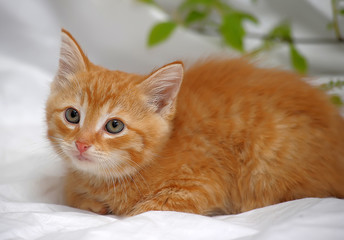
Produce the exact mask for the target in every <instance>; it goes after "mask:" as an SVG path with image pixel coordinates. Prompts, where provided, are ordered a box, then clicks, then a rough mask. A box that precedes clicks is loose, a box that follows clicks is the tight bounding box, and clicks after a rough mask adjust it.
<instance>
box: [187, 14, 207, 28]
mask: <svg viewBox="0 0 344 240" xmlns="http://www.w3.org/2000/svg"><path fill="white" fill-rule="evenodd" d="M207 16H208V14H207V13H206V12H200V11H191V12H190V13H189V14H188V15H187V16H186V18H185V24H186V25H190V24H191V23H194V22H197V21H200V20H203V19H205V18H206V17H207Z"/></svg>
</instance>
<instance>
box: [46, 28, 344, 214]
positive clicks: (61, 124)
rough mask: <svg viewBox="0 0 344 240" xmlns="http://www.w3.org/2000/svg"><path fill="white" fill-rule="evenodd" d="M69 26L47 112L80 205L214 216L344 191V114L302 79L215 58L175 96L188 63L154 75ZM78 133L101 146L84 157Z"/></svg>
mask: <svg viewBox="0 0 344 240" xmlns="http://www.w3.org/2000/svg"><path fill="white" fill-rule="evenodd" d="M63 34H65V35H63ZM62 35H63V36H64V41H65V42H67V45H66V46H67V47H66V46H64V47H63V49H62V50H63V51H62V50H61V54H62V56H61V59H60V68H59V72H58V74H57V76H56V78H55V80H54V82H53V83H52V90H51V94H50V97H49V99H48V102H47V107H46V116H47V124H48V138H49V139H50V141H51V142H52V144H53V146H54V148H55V150H56V152H57V153H58V154H59V155H60V156H61V157H62V158H63V159H64V160H65V161H66V162H67V163H68V166H69V170H68V174H67V176H66V183H65V186H66V187H65V190H66V191H65V193H66V195H65V196H66V201H67V204H69V205H70V206H73V207H78V208H82V209H87V210H91V211H94V212H97V213H101V214H105V213H113V214H116V215H135V214H139V213H142V212H145V211H149V210H174V211H183V212H192V213H198V214H204V215H215V214H231V213H239V212H243V211H247V210H250V209H254V208H258V207H263V206H266V205H270V204H275V203H279V202H283V201H288V200H293V199H298V198H303V197H331V196H334V197H339V198H343V197H344V174H343V173H344V121H343V119H342V118H341V116H340V115H339V113H338V111H337V109H336V108H335V107H334V106H332V104H331V103H330V102H329V101H328V99H327V96H326V95H325V94H324V93H322V92H320V91H318V90H317V89H315V88H313V87H311V86H309V85H308V84H306V83H305V82H303V81H302V80H301V76H298V75H296V74H294V73H289V72H285V71H280V70H276V69H260V68H257V67H255V66H253V65H251V64H249V63H248V62H247V61H246V60H244V59H230V60H225V59H223V60H208V61H205V62H200V63H198V64H196V65H195V66H193V67H192V68H191V69H189V70H188V71H187V72H186V73H185V75H184V80H183V84H182V86H181V88H180V91H179V94H178V100H177V97H176V93H177V92H178V90H179V85H180V81H181V78H182V77H183V73H182V66H181V63H179V62H176V63H171V64H169V65H166V66H164V67H162V68H160V69H158V70H157V71H155V72H153V73H152V74H151V75H149V76H140V75H136V74H129V73H124V72H120V71H110V70H107V69H104V68H102V67H99V66H96V65H94V64H92V63H91V62H90V61H89V60H88V59H87V58H86V56H85V54H84V53H82V51H81V48H80V47H79V45H78V44H77V43H76V42H75V40H74V39H73V38H72V37H71V35H70V34H69V33H67V32H66V31H64V30H63V33H62ZM73 44H75V45H73ZM65 52H68V53H69V57H70V56H71V58H72V59H67V60H66V59H64V58H66V56H63V54H64V53H65ZM78 54H79V55H78ZM80 59H83V60H82V61H85V62H84V63H72V62H73V61H79V60H80ZM66 64H67V65H68V64H69V65H71V66H66ZM171 74H172V75H171ZM164 78H170V79H168V81H169V82H168V84H167V85H166V86H165V87H164V88H163V89H162V90H161V89H160V90H159V91H160V92H159V93H158V94H157V93H156V91H157V88H156V86H155V85H156V84H160V83H161V82H163V81H162V80H164ZM179 78H180V79H179ZM147 79H148V80H147ZM165 80H166V79H165ZM154 84H155V85H154ZM153 85H154V86H153ZM159 86H160V85H159ZM154 91H155V92H154ZM159 94H160V95H159ZM68 107H74V108H75V109H77V110H79V111H80V115H82V116H81V120H80V123H79V124H74V125H72V124H70V123H68V122H67V121H66V119H64V117H63V113H64V111H65V110H66V109H67V108H68ZM112 118H117V119H120V120H121V121H123V122H124V124H125V130H123V133H119V134H109V133H107V132H106V131H105V128H104V125H105V124H106V122H107V121H108V120H110V119H112ZM76 141H81V142H83V143H85V144H88V146H91V147H90V150H87V151H86V153H85V156H86V157H87V158H88V159H89V160H90V161H86V162H85V161H81V160H78V159H77V158H76V155H75V154H77V149H76V147H75V142H76Z"/></svg>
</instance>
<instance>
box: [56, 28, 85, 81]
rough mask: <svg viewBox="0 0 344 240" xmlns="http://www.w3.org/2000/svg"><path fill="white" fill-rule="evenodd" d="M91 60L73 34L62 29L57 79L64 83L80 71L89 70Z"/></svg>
mask: <svg viewBox="0 0 344 240" xmlns="http://www.w3.org/2000/svg"><path fill="white" fill-rule="evenodd" d="M88 64H89V61H88V59H87V57H86V55H85V54H84V53H83V51H82V49H81V47H80V46H79V44H78V43H77V41H76V40H75V39H74V38H73V36H72V35H71V34H70V33H69V32H68V31H66V30H65V29H62V30H61V49H60V60H59V68H58V71H57V75H56V79H55V80H56V81H58V82H60V83H62V84H63V83H64V82H65V81H68V79H69V77H70V76H72V75H75V74H76V73H78V72H82V71H87V69H88Z"/></svg>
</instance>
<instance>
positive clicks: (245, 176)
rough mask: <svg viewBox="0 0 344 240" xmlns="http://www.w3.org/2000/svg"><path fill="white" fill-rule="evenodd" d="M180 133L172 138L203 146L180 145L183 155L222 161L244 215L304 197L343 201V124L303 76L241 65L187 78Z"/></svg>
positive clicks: (213, 67) (213, 65)
mask: <svg viewBox="0 0 344 240" xmlns="http://www.w3.org/2000/svg"><path fill="white" fill-rule="evenodd" d="M175 129H178V131H176V132H175V133H174V135H173V137H176V136H177V138H180V137H181V138H185V139H188V138H190V136H192V137H193V138H199V139H204V141H201V142H199V143H198V145H197V146H189V144H194V143H190V140H188V141H181V142H182V143H181V145H182V146H180V148H181V149H188V148H192V150H193V151H200V152H203V154H206V155H209V154H213V156H214V157H215V158H218V159H219V158H221V159H220V161H223V164H224V165H226V167H225V168H224V172H223V174H228V173H230V174H232V176H234V177H233V178H232V180H233V181H234V182H235V185H238V194H237V195H238V198H241V199H240V200H238V201H241V202H243V204H242V205H243V206H244V207H243V209H241V211H243V210H248V209H251V208H255V207H259V206H264V205H266V204H271V203H277V202H281V201H286V200H291V199H295V198H301V197H305V196H318V197H320V196H323V197H326V196H331V195H334V196H337V197H344V174H343V173H344V121H343V119H342V118H341V116H340V115H339V114H338V110H337V109H336V108H335V106H333V105H332V104H331V103H330V101H329V100H328V97H327V96H326V95H325V94H324V93H323V92H321V91H319V90H318V89H315V88H313V87H311V86H309V85H308V84H307V83H305V82H303V81H302V80H301V77H300V76H299V75H297V74H294V73H290V72H285V71H281V70H273V69H259V68H255V67H253V66H252V65H250V64H249V63H247V62H246V61H245V60H242V59H232V60H211V61H208V62H203V63H201V64H198V65H196V66H195V67H193V68H191V69H190V70H189V71H188V72H187V73H186V75H185V79H184V82H183V87H182V89H181V91H180V94H179V98H178V107H177V117H176V120H175ZM182 135H184V136H182ZM183 145H184V146H183ZM219 153H222V154H223V158H222V157H221V156H220V157H219ZM223 159H225V160H223ZM234 166H236V167H234ZM231 171H232V172H231ZM233 171H234V172H233ZM231 191H232V190H231ZM259 196H260V197H259ZM262 196H265V197H262ZM245 199H250V200H247V201H248V202H247V203H244V202H245Z"/></svg>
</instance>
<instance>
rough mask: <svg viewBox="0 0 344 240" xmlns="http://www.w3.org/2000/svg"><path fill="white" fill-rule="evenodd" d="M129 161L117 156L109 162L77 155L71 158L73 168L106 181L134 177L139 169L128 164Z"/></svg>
mask: <svg viewBox="0 0 344 240" xmlns="http://www.w3.org/2000/svg"><path fill="white" fill-rule="evenodd" d="M124 159H128V158H127V157H126V158H123V156H122V157H119V156H117V157H116V158H111V159H109V160H98V159H92V158H90V157H88V156H83V155H76V156H69V163H70V165H71V167H72V168H73V169H75V170H77V171H80V172H83V173H87V174H91V175H95V176H97V177H100V178H104V179H111V178H112V179H113V178H123V177H125V176H129V175H133V174H135V172H137V169H136V168H135V167H133V166H131V165H130V164H128V162H127V160H124Z"/></svg>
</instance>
